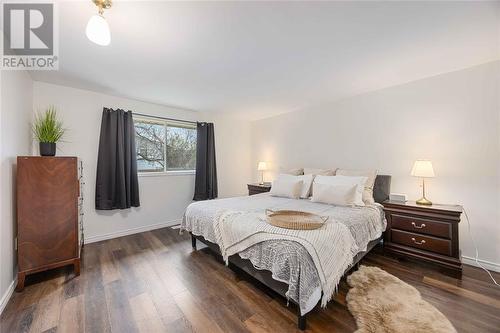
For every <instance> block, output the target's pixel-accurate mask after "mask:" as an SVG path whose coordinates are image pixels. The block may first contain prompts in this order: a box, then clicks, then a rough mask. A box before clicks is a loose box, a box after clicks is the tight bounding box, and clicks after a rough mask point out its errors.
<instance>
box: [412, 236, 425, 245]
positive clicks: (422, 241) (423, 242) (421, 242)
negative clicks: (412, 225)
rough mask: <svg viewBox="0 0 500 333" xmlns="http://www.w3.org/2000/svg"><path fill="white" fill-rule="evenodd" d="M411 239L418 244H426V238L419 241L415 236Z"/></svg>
mask: <svg viewBox="0 0 500 333" xmlns="http://www.w3.org/2000/svg"><path fill="white" fill-rule="evenodd" d="M411 240H412V241H413V243H415V244H417V245H422V244H425V240H424V239H422V240H421V241H420V242H417V240H416V239H415V238H413V237H412V238H411Z"/></svg>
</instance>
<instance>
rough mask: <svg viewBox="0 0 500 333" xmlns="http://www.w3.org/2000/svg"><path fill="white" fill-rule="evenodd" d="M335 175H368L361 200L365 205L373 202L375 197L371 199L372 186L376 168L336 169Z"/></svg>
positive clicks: (375, 176)
mask: <svg viewBox="0 0 500 333" xmlns="http://www.w3.org/2000/svg"><path fill="white" fill-rule="evenodd" d="M336 175H339V176H356V177H368V180H367V181H366V184H365V190H364V192H363V202H364V203H365V204H367V205H373V204H374V203H375V199H373V187H374V186H375V178H377V170H348V169H338V170H337V173H336Z"/></svg>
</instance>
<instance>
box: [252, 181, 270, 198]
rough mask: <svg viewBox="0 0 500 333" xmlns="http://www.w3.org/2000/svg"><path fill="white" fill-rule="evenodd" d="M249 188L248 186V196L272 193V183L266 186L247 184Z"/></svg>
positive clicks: (265, 184)
mask: <svg viewBox="0 0 500 333" xmlns="http://www.w3.org/2000/svg"><path fill="white" fill-rule="evenodd" d="M247 186H248V195H254V194H259V193H266V192H269V191H271V183H264V184H259V183H252V184H247Z"/></svg>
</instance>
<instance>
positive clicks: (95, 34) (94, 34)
mask: <svg viewBox="0 0 500 333" xmlns="http://www.w3.org/2000/svg"><path fill="white" fill-rule="evenodd" d="M85 33H86V34H87V38H88V39H90V40H91V41H92V42H94V43H96V44H98V45H102V46H106V45H109V43H110V42H111V33H110V31H109V25H108V22H106V19H104V17H102V16H101V15H94V16H92V17H91V18H90V20H89V23H87V29H86V30H85Z"/></svg>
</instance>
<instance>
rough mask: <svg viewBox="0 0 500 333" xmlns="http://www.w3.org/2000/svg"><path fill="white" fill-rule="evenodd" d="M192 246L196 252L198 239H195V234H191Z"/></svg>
mask: <svg viewBox="0 0 500 333" xmlns="http://www.w3.org/2000/svg"><path fill="white" fill-rule="evenodd" d="M191 246H192V247H193V250H195V251H196V237H194V235H193V234H191Z"/></svg>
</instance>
